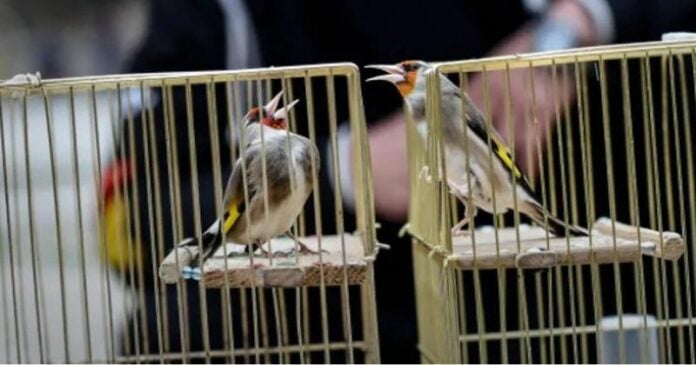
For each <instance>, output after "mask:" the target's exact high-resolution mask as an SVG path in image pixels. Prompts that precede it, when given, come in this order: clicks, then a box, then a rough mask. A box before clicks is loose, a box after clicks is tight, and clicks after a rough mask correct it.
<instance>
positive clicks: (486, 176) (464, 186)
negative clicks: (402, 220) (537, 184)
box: [367, 61, 587, 236]
mask: <svg viewBox="0 0 696 365" xmlns="http://www.w3.org/2000/svg"><path fill="white" fill-rule="evenodd" d="M367 67H368V68H375V69H378V70H381V71H384V72H386V74H384V75H380V76H376V77H372V78H370V79H368V80H367V81H387V82H390V83H392V84H394V85H395V86H396V88H397V89H398V90H399V93H400V94H401V96H402V97H403V98H404V100H405V101H406V105H407V109H408V112H409V113H410V114H411V116H412V117H413V120H414V121H415V122H416V125H417V129H418V131H419V133H420V134H421V136H422V137H423V139H424V140H425V138H426V136H427V128H428V123H427V121H426V118H425V108H426V77H425V74H426V72H427V71H428V70H431V69H432V66H431V65H429V64H428V63H425V62H423V61H403V62H400V63H398V64H396V65H372V66H367ZM439 77H440V85H441V86H440V87H441V91H440V92H441V107H442V128H443V138H444V141H443V143H444V146H445V148H444V149H445V167H446V171H447V176H446V178H447V184H448V186H449V188H450V191H451V192H452V193H453V194H454V195H455V196H457V198H459V200H460V201H461V202H462V204H464V207H465V212H464V218H463V219H462V220H461V221H459V223H457V224H456V225H455V226H454V227H453V228H452V235H453V236H458V235H464V234H466V233H467V231H465V230H463V229H462V227H464V226H465V225H467V224H468V223H469V222H471V221H472V220H473V219H474V217H475V216H476V213H477V208H480V209H483V210H484V211H486V212H489V213H494V214H502V213H505V212H507V211H508V210H511V209H514V208H515V201H516V203H517V204H516V205H517V208H518V210H519V212H521V213H522V214H524V215H526V216H528V217H529V218H531V219H532V220H534V221H535V222H537V223H538V224H540V225H541V226H543V227H547V224H546V223H545V222H546V219H545V218H548V228H547V229H548V230H549V231H550V232H551V233H553V234H554V235H556V236H565V235H571V236H586V235H587V230H585V229H584V228H582V227H577V226H574V225H569V224H565V223H564V222H563V221H562V220H561V219H558V218H557V217H554V216H553V215H551V214H550V213H549V212H548V211H547V210H546V209H545V208H544V207H543V206H542V205H541V204H540V203H539V199H538V197H537V195H536V193H535V192H534V190H533V189H532V188H531V186H530V184H529V182H528V180H527V178H526V177H525V176H524V175H523V174H522V172H521V170H520V169H519V167H518V166H517V165H516V164H515V163H514V161H513V160H512V156H511V154H510V149H509V148H508V147H507V146H506V145H505V144H504V143H503V139H502V138H501V137H500V135H499V134H498V133H497V132H496V131H495V130H494V129H492V128H491V129H488V128H486V121H485V118H484V116H483V114H482V113H481V112H480V111H479V110H478V108H476V106H475V105H474V103H473V102H472V101H471V99H470V98H469V97H468V95H467V94H466V93H463V92H461V91H460V89H459V88H458V87H457V86H456V85H455V84H454V83H452V82H451V81H450V80H449V79H448V78H447V77H445V76H444V75H440V76H439ZM462 98H463V99H464V100H463V102H464V105H465V110H464V113H465V120H466V131H465V130H464V126H463V123H462ZM465 132H466V133H465ZM464 138H467V139H468V146H467V147H468V149H467V148H465V146H466V144H465V143H464ZM489 140H490V146H491V147H492V149H493V151H492V152H493V154H492V155H493V164H492V165H491V164H490V160H489V144H488V141H489ZM467 156H468V158H469V166H468V168H467V161H466V159H467ZM467 175H469V178H467ZM469 181H470V182H471V186H469ZM493 192H495V208H494V206H493ZM470 199H471V202H472V203H473V207H472V206H469V205H470V204H469V202H470Z"/></svg>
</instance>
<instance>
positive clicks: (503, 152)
mask: <svg viewBox="0 0 696 365" xmlns="http://www.w3.org/2000/svg"><path fill="white" fill-rule="evenodd" d="M491 142H492V143H493V152H495V154H496V156H498V158H499V159H500V161H502V162H503V165H505V167H506V168H507V169H508V171H510V172H511V173H512V175H513V176H515V178H517V179H520V178H522V172H521V171H520V169H519V168H518V167H517V165H516V164H515V162H514V161H512V154H510V150H509V149H508V148H507V147H506V146H505V145H504V144H502V143H501V142H500V141H498V139H497V138H491Z"/></svg>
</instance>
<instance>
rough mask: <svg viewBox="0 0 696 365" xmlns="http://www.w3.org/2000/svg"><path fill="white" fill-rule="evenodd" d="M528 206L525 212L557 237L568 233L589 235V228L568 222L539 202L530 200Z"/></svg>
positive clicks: (571, 234)
mask: <svg viewBox="0 0 696 365" xmlns="http://www.w3.org/2000/svg"><path fill="white" fill-rule="evenodd" d="M526 206H527V209H524V212H525V213H527V215H529V217H530V218H532V219H533V220H534V221H535V222H537V223H538V224H539V225H541V226H542V227H544V228H546V229H548V231H549V232H551V233H553V234H554V235H555V236H557V237H565V236H566V235H568V236H580V237H582V236H587V235H588V232H587V229H585V228H583V227H579V226H576V225H573V224H566V223H565V222H564V221H563V220H561V219H559V218H558V217H555V216H554V215H552V214H551V213H549V212H548V211H547V210H546V209H545V208H544V207H543V206H541V205H540V204H539V203H537V202H530V203H529V204H526ZM545 216H546V217H547V218H548V225H547V224H546V223H547V222H546V219H545ZM566 230H567V231H566Z"/></svg>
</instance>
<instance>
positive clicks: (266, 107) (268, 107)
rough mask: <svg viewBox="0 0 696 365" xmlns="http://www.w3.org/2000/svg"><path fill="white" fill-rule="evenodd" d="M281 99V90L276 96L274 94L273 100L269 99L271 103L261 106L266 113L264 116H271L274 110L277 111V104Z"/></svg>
mask: <svg viewBox="0 0 696 365" xmlns="http://www.w3.org/2000/svg"><path fill="white" fill-rule="evenodd" d="M282 97H283V91H282V90H281V91H280V92H279V93H278V94H276V96H274V97H273V99H271V101H269V102H268V104H266V105H264V106H263V111H264V113H266V115H273V113H275V111H276V109H278V103H279V102H280V98H282Z"/></svg>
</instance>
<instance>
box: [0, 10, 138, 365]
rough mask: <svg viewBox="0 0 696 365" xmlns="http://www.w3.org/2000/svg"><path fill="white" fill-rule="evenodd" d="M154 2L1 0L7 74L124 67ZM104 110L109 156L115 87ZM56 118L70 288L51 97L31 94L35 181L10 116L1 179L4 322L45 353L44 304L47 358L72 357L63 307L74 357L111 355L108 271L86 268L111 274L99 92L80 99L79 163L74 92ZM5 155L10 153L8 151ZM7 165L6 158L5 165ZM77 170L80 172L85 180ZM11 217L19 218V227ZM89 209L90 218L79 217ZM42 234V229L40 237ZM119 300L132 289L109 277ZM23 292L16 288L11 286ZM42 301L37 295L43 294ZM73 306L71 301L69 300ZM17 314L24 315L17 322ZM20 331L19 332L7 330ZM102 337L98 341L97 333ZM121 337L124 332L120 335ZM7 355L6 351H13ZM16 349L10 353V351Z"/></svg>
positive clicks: (2, 72)
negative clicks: (103, 211) (103, 231)
mask: <svg viewBox="0 0 696 365" xmlns="http://www.w3.org/2000/svg"><path fill="white" fill-rule="evenodd" d="M146 12H147V2H144V1H134V0H95V1H92V0H57V1H40V0H3V1H1V2H0V49H1V50H2V51H0V79H9V78H11V77H12V76H13V75H15V74H19V73H27V72H31V73H34V72H37V71H40V72H41V76H42V77H43V78H59V77H72V76H84V75H94V74H110V73H118V72H123V70H124V68H125V67H126V63H127V61H128V59H129V57H131V56H132V53H133V52H134V49H135V48H136V47H137V46H138V44H139V42H141V40H142V37H143V33H144V31H145V22H146V15H147V14H146ZM97 96H98V97H97V99H98V100H97V103H98V107H97V110H98V111H99V113H100V114H102V115H100V116H97V118H96V120H98V121H99V122H100V126H99V129H98V130H99V142H100V145H101V150H102V151H103V153H102V156H103V160H104V161H105V160H106V159H107V157H108V155H109V153H108V151H112V149H113V138H112V128H111V127H112V126H111V125H110V124H111V123H112V121H113V119H112V118H110V115H109V113H110V111H109V108H107V107H105V105H106V104H105V103H106V99H105V98H106V97H107V96H106V95H103V94H97ZM3 101H4V103H3V105H2V116H3V119H4V120H5V121H9V120H16V118H19V116H21V113H22V110H23V105H22V101H21V99H15V100H11V101H10V100H8V99H3ZM51 102H52V108H53V123H54V124H53V125H54V128H53V129H54V130H53V133H54V143H55V145H54V154H55V155H56V156H58V158H57V165H56V173H57V175H56V179H55V187H56V197H57V198H58V201H59V203H60V209H59V212H60V225H61V227H60V228H61V237H62V238H64V239H62V242H61V244H62V245H63V252H64V253H65V254H64V255H63V260H64V262H63V265H64V267H65V269H64V270H63V275H64V277H63V278H64V280H63V282H65V283H66V285H65V287H64V288H63V290H64V293H63V296H64V297H65V301H62V300H59V298H61V297H62V296H61V287H60V285H59V283H60V278H61V276H60V274H61V272H60V262H59V260H58V244H59V242H58V239H57V230H56V229H57V227H56V219H55V215H54V211H53V197H54V194H53V187H54V184H53V181H54V180H53V178H52V175H51V171H50V153H49V149H48V146H49V145H48V137H47V136H48V133H47V127H46V123H45V110H44V108H43V99H42V98H40V97H30V98H29V99H28V100H27V104H28V105H27V109H28V115H27V117H28V118H27V119H28V123H27V124H28V128H29V129H30V131H31V132H30V133H31V138H29V141H30V143H28V147H29V148H28V153H29V158H28V160H29V161H30V162H29V166H30V170H29V172H30V175H31V176H30V178H31V184H27V174H26V173H27V166H26V165H25V164H24V161H26V160H25V157H26V154H25V152H24V151H25V145H27V141H26V140H25V139H24V134H23V132H24V131H23V130H22V128H21V124H18V123H9V122H5V123H4V126H5V130H4V133H5V139H4V140H5V142H6V143H8V144H7V145H6V146H5V151H6V156H5V160H6V161H7V166H6V168H7V176H8V181H7V184H8V185H7V186H5V185H4V183H2V184H0V188H1V190H0V191H2V192H3V194H5V193H7V195H6V196H7V197H9V205H10V212H12V214H11V216H9V217H8V215H7V213H6V210H5V209H6V207H5V206H4V204H5V199H4V198H3V199H2V201H3V203H2V204H3V206H2V207H1V208H0V217H3V218H2V223H0V252H1V253H0V255H1V256H2V261H1V263H2V267H1V268H0V271H1V272H2V275H3V277H4V280H2V288H1V290H2V294H3V295H2V298H1V299H2V300H1V301H0V313H2V314H1V315H0V328H1V329H2V330H3V331H5V333H7V334H14V333H15V325H16V324H19V327H20V328H22V329H26V331H20V332H17V333H18V334H19V337H20V338H19V344H20V348H21V351H22V352H23V354H24V356H27V354H28V357H23V358H22V361H23V362H38V361H39V352H38V351H37V349H38V345H39V344H38V339H37V337H38V336H37V332H36V328H37V326H36V318H37V306H36V304H37V303H39V304H40V306H39V308H44V309H43V311H44V313H38V315H40V316H41V317H40V318H42V322H43V323H42V327H43V329H42V332H43V334H44V336H43V337H44V338H45V341H44V343H42V346H43V348H44V351H45V355H44V356H45V358H44V362H47V361H48V362H51V361H53V362H55V361H63V360H64V359H65V351H64V348H63V337H64V333H63V326H62V320H61V319H60V316H61V312H62V311H63V309H65V311H66V315H67V320H68V323H70V341H69V342H68V343H69V349H70V350H69V351H70V354H69V355H70V357H69V358H70V359H73V360H78V361H80V360H81V361H84V360H85V359H87V358H88V353H89V352H91V356H92V357H94V358H101V359H105V358H107V353H106V351H107V347H108V346H107V344H106V342H105V341H107V340H109V336H108V334H107V333H106V332H107V327H108V325H107V323H105V319H106V318H108V316H107V315H106V313H108V311H109V308H108V306H107V304H106V303H107V301H106V290H107V288H105V287H104V286H105V284H104V282H105V281H106V280H89V281H88V282H87V284H86V290H84V289H85V287H83V286H82V282H81V278H82V277H83V276H82V271H83V270H84V271H85V274H86V277H88V278H95V277H104V275H109V274H108V273H106V272H105V271H104V265H103V264H102V261H101V260H100V259H99V258H98V254H99V250H98V249H99V246H98V245H97V244H96V243H97V240H98V238H97V237H96V236H97V232H96V218H97V217H96V215H95V214H94V210H93V207H94V206H95V199H96V192H95V184H94V177H95V173H96V164H95V156H96V154H95V153H94V151H93V147H94V145H95V143H94V142H95V141H94V139H93V138H92V136H93V129H92V128H91V126H90V121H91V120H92V119H91V118H90V112H91V108H90V105H91V104H90V101H89V100H88V98H87V97H85V96H83V97H78V98H77V99H76V103H75V127H76V128H75V136H74V137H76V139H77V141H78V143H77V148H78V149H77V151H76V152H77V153H76V156H77V166H76V165H75V164H74V163H73V159H72V158H71V156H72V153H73V151H72V148H71V143H70V141H71V139H72V138H73V136H72V128H70V121H71V118H70V112H69V111H70V105H69V103H68V102H67V98H65V97H64V96H57V97H55V98H51ZM0 155H2V153H0ZM0 168H1V167H0ZM74 169H77V171H78V177H79V181H76V179H75V175H74V173H73V172H74V171H75V170H74ZM28 186H30V187H31V194H32V199H33V200H34V201H33V202H32V207H33V209H36V208H37V207H46V209H47V210H46V211H45V213H47V214H37V212H36V211H35V212H34V214H33V215H32V217H33V218H34V219H35V222H34V223H35V226H36V227H40V228H39V229H36V230H35V231H34V232H29V225H28V223H29V220H28V217H29V215H28V214H29V210H28V206H29V205H28V202H27V196H28V193H29V190H28ZM75 186H79V190H80V194H81V196H82V197H83V199H82V201H81V202H80V206H81V213H82V216H80V215H79V214H78V209H77V207H78V206H77V202H76V196H77V195H76V190H75ZM6 218H10V229H8V227H7V220H6ZM78 218H81V221H80V220H78ZM80 223H81V224H82V225H83V226H84V227H85V229H84V231H83V232H84V236H83V242H82V243H83V244H84V245H83V247H84V249H85V257H84V266H83V265H82V261H83V260H82V259H81V256H80V252H81V251H80V249H81V244H80V242H79V240H75V239H74V238H75V237H78V234H77V232H78V230H79V227H80ZM8 234H11V235H12V242H16V243H18V244H15V245H13V247H14V248H16V249H17V250H16V251H15V252H13V256H14V257H13V260H15V262H14V267H19V268H20V269H19V270H15V272H14V273H10V270H9V263H10V257H9V251H8V250H9V247H10V246H9V245H8V239H9V235H8ZM32 235H33V237H32ZM31 241H33V243H34V244H35V250H36V252H37V253H38V255H37V256H36V257H37V261H36V263H35V264H37V265H36V267H37V269H38V271H39V273H40V276H39V278H41V279H40V282H39V283H38V287H39V288H42V290H41V291H40V292H39V295H38V299H37V298H36V296H35V292H34V290H33V288H34V286H33V284H32V283H33V280H34V277H33V275H32V274H33V270H32V260H31V257H32V254H31V249H32V245H31V244H30V243H31ZM11 275H15V277H16V279H15V280H16V281H15V283H17V284H19V283H22V284H21V285H18V286H17V288H12V287H11V284H10V283H11V280H9V279H10V277H11ZM110 284H111V292H112V296H113V297H112V301H113V302H114V303H126V304H127V303H130V300H131V299H130V298H127V297H125V290H123V288H122V282H120V281H118V280H114V279H112V280H110ZM13 292H14V293H17V294H18V295H16V296H13V295H12V293H13ZM12 300H15V301H16V303H15V304H17V306H16V308H18V313H13V310H12V308H13V307H14V306H13V305H12V304H13V303H12V302H11V301H12ZM37 300H38V302H37ZM62 305H65V308H62ZM123 308H124V306H123V305H119V306H115V307H114V310H115V312H114V317H113V321H114V323H122V322H123V321H124V320H125V316H124V313H123ZM85 310H87V312H88V313H89V318H90V320H89V334H90V337H91V338H92V340H91V341H88V337H87V334H88V329H87V323H86V321H85V316H84V315H83V313H85ZM15 315H16V316H17V317H16V318H17V321H15ZM9 337H14V336H8V337H7V338H9ZM94 339H98V340H94ZM115 340H117V339H115ZM8 345H10V344H9V343H8V342H5V341H0V354H3V355H2V356H1V357H0V360H2V361H3V362H4V361H10V360H11V359H15V356H16V349H15V348H14V344H11V345H10V346H9V347H11V348H8ZM6 356H7V357H6ZM10 356H11V357H10Z"/></svg>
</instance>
